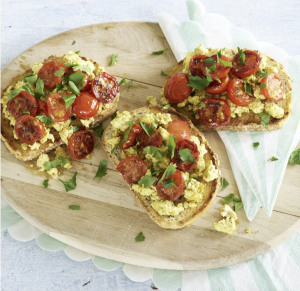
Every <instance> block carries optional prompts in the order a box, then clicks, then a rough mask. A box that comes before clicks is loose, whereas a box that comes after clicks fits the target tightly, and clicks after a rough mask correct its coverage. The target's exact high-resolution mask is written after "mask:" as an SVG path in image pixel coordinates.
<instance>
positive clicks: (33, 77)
mask: <svg viewBox="0 0 300 291" xmlns="http://www.w3.org/2000/svg"><path fill="white" fill-rule="evenodd" d="M37 79H38V75H37V74H35V75H27V76H25V77H24V78H23V82H24V83H28V84H33V83H35V82H36V81H37Z"/></svg>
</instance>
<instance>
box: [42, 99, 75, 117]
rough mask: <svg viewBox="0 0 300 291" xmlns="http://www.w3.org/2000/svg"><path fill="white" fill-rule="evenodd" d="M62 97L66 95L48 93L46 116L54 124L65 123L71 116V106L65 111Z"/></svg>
mask: <svg viewBox="0 0 300 291" xmlns="http://www.w3.org/2000/svg"><path fill="white" fill-rule="evenodd" d="M69 95H70V94H69ZM63 96H68V95H62V94H58V93H50V94H49V96H48V98H47V109H48V114H49V116H51V117H52V118H53V121H55V122H61V121H67V120H68V119H69V118H70V115H71V110H72V106H70V107H69V108H68V109H66V102H65V100H64V99H63V98H62V97H63Z"/></svg>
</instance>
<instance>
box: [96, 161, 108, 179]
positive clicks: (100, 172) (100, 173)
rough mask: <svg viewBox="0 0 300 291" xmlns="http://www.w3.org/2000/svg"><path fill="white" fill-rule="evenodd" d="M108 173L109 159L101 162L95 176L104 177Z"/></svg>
mask: <svg viewBox="0 0 300 291" xmlns="http://www.w3.org/2000/svg"><path fill="white" fill-rule="evenodd" d="M106 175H107V160H103V161H101V162H100V164H99V167H98V171H97V174H96V176H95V178H102V177H104V176H106Z"/></svg>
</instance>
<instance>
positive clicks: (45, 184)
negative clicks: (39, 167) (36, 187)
mask: <svg viewBox="0 0 300 291" xmlns="http://www.w3.org/2000/svg"><path fill="white" fill-rule="evenodd" d="M43 186H44V187H45V188H48V186H49V179H46V180H44V182H43Z"/></svg>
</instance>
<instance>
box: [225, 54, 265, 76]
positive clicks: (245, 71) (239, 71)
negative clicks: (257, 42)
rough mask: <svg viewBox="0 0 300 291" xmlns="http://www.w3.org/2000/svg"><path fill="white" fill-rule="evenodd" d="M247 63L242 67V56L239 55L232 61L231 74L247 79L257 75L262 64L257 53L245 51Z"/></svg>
mask: <svg viewBox="0 0 300 291" xmlns="http://www.w3.org/2000/svg"><path fill="white" fill-rule="evenodd" d="M244 54H245V62H244V63H243V65H242V66H241V65H240V56H239V54H238V53H237V54H236V55H235V56H234V57H233V59H232V68H231V73H232V74H233V75H235V76H236V77H239V78H246V77H249V76H251V75H253V74H255V73H256V72H257V70H258V68H259V65H260V62H261V56H260V55H259V53H258V52H257V51H250V50H245V51H244Z"/></svg>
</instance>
